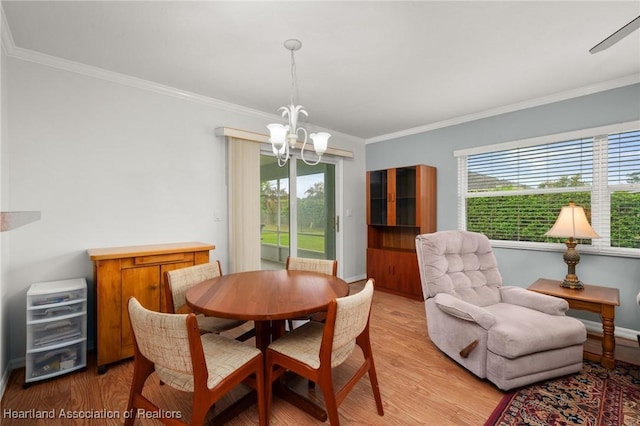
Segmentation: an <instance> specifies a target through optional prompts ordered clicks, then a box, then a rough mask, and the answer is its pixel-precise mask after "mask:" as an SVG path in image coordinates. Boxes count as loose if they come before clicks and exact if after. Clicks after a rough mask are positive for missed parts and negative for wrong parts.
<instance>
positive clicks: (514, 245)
mask: <svg viewBox="0 0 640 426" xmlns="http://www.w3.org/2000/svg"><path fill="white" fill-rule="evenodd" d="M490 241H491V247H494V248H508V249H516V250H536V251H553V252H559V253H564V251H565V250H566V249H567V247H566V246H565V245H564V244H562V243H534V242H523V241H502V240H490ZM576 249H577V250H578V253H581V254H591V255H597V256H614V257H631V258H640V250H639V249H629V248H613V247H608V248H603V249H601V248H597V247H592V246H585V245H582V244H578V245H577V247H576Z"/></svg>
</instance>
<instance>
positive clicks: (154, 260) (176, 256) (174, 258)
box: [122, 253, 193, 268]
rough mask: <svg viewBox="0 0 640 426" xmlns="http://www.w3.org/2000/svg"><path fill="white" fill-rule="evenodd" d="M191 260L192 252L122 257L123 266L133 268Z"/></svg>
mask: <svg viewBox="0 0 640 426" xmlns="http://www.w3.org/2000/svg"><path fill="white" fill-rule="evenodd" d="M177 262H193V253H167V254H154V255H149V256H137V257H128V258H125V259H122V267H123V268H134V267H136V266H144V265H159V264H165V263H177Z"/></svg>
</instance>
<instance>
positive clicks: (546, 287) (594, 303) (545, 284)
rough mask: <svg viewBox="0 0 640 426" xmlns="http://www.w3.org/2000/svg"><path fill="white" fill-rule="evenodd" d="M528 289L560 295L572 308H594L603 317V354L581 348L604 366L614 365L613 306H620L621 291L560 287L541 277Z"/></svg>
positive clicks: (592, 287)
mask: <svg viewBox="0 0 640 426" xmlns="http://www.w3.org/2000/svg"><path fill="white" fill-rule="evenodd" d="M529 290H532V291H535V292H538V293H543V294H548V295H550V296H556V297H560V298H562V299H564V300H566V301H567V302H568V303H569V307H570V308H571V309H578V310H582V311H589V312H595V313H597V314H600V318H601V320H602V355H600V354H596V353H592V352H587V351H586V350H585V352H584V358H585V359H588V360H591V361H596V362H599V363H600V364H602V366H603V367H606V368H613V366H614V364H615V358H614V350H615V345H616V341H615V337H614V334H613V332H614V330H615V323H614V319H615V308H616V306H620V291H619V290H618V289H617V288H610V287H600V286H597V285H587V284H585V285H584V289H571V288H564V287H560V281H557V280H549V279H546V278H540V279H538V280H537V281H536V282H534V283H533V284H531V285H530V286H529Z"/></svg>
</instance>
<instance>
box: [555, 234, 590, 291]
mask: <svg viewBox="0 0 640 426" xmlns="http://www.w3.org/2000/svg"><path fill="white" fill-rule="evenodd" d="M564 243H565V244H566V245H567V250H566V251H565V252H564V255H563V256H562V257H563V259H564V263H566V264H567V275H565V277H564V281H562V283H560V287H564V288H571V289H574V290H582V289H583V288H584V285H583V284H582V281H580V280H579V279H578V276H577V275H576V265H577V264H578V263H580V255H579V254H578V252H577V251H576V244H577V243H576V241H575V240H574V239H573V237H570V238H569V239H568V240H567V241H565V242H564Z"/></svg>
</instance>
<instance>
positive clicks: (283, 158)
mask: <svg viewBox="0 0 640 426" xmlns="http://www.w3.org/2000/svg"><path fill="white" fill-rule="evenodd" d="M283 148H284V152H283V153H282V154H280V153H278V155H277V157H278V167H284V165H285V164H287V161H289V144H288V143H286V142H285V144H284V146H283Z"/></svg>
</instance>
